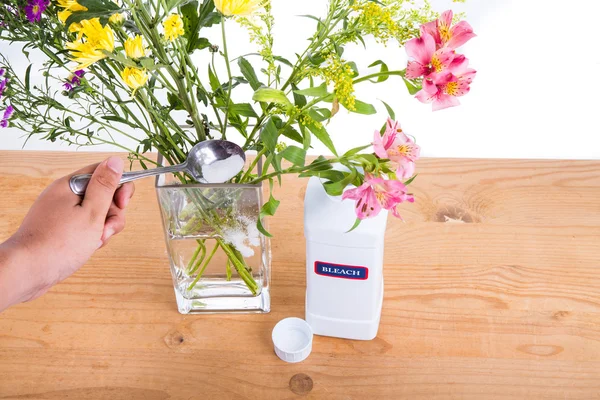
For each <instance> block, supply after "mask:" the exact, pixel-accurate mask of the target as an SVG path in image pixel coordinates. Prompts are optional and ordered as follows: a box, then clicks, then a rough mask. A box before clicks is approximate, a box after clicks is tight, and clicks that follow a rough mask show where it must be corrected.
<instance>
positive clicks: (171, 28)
mask: <svg viewBox="0 0 600 400" xmlns="http://www.w3.org/2000/svg"><path fill="white" fill-rule="evenodd" d="M163 27H164V28H165V37H166V38H167V39H168V40H171V41H172V40H175V39H177V38H178V37H179V36H181V35H183V34H184V33H185V30H184V29H183V20H182V19H181V17H180V16H179V14H171V15H169V18H167V19H166V20H165V22H163Z"/></svg>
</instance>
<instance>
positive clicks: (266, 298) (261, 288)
mask: <svg viewBox="0 0 600 400" xmlns="http://www.w3.org/2000/svg"><path fill="white" fill-rule="evenodd" d="M156 193H157V196H158V204H159V207H160V212H161V216H162V222H163V227H164V234H165V242H166V245H167V254H168V257H169V262H170V267H171V275H172V277H173V286H174V289H175V298H176V300H177V308H178V310H179V312H180V313H182V314H190V313H268V312H269V311H270V309H271V297H270V293H269V289H270V280H271V248H270V241H269V239H268V238H267V237H265V236H264V235H263V234H261V233H260V232H259V230H258V228H257V222H258V218H259V213H260V209H261V206H262V204H263V187H262V185H261V184H258V185H246V184H185V185H184V184H182V183H181V182H180V181H179V180H178V179H177V178H176V177H175V176H174V175H169V174H167V175H160V176H159V177H157V179H156ZM265 228H266V227H265Z"/></svg>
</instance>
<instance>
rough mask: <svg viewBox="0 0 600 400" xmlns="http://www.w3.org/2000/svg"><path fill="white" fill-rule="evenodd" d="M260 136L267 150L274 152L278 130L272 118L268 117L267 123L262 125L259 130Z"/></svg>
mask: <svg viewBox="0 0 600 400" xmlns="http://www.w3.org/2000/svg"><path fill="white" fill-rule="evenodd" d="M260 138H261V140H262V142H263V143H264V144H265V147H266V148H267V149H268V150H269V151H271V152H275V147H276V146H277V139H278V138H279V130H278V129H277V127H276V126H275V123H274V122H273V118H269V119H268V120H267V123H266V124H264V125H263V127H262V129H261V131H260Z"/></svg>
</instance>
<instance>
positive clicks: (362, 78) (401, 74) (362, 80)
mask: <svg viewBox="0 0 600 400" xmlns="http://www.w3.org/2000/svg"><path fill="white" fill-rule="evenodd" d="M404 72H405V70H401V71H386V72H377V73H375V74H371V75H365V76H363V77H360V78H357V79H355V80H354V81H352V83H354V84H355V85H356V84H357V83H361V82H364V81H367V80H369V79H373V78H379V77H382V76H392V75H398V76H404Z"/></svg>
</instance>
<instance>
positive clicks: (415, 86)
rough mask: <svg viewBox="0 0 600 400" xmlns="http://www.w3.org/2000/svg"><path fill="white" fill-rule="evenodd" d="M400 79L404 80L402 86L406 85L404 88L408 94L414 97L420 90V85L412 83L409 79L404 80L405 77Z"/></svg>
mask: <svg viewBox="0 0 600 400" xmlns="http://www.w3.org/2000/svg"><path fill="white" fill-rule="evenodd" d="M402 79H403V80H404V84H405V85H406V88H407V89H408V93H410V94H411V95H415V94H417V93H418V92H419V91H420V90H421V85H420V84H418V83H416V82H414V81H411V80H410V79H406V78H405V77H402Z"/></svg>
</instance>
